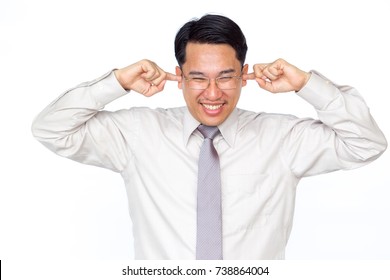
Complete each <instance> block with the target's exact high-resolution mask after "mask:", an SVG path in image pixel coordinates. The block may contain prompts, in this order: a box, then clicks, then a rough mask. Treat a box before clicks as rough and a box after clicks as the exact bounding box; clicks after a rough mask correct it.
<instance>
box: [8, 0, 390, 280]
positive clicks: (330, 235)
mask: <svg viewBox="0 0 390 280" xmlns="http://www.w3.org/2000/svg"><path fill="white" fill-rule="evenodd" d="M0 1H1V2H0V93H1V100H2V102H1V109H0V114H1V116H0V121H1V126H0V131H1V137H0V141H1V143H0V149H1V150H0V152H1V153H0V160H1V176H0V184H1V185H0V188H1V189H0V259H3V260H6V259H51V260H53V259H54V260H61V259H80V260H86V259H88V260H99V261H100V260H119V259H131V258H132V256H133V249H132V236H131V223H130V219H129V217H128V212H127V204H126V203H127V200H126V197H125V196H126V195H125V190H124V186H123V183H122V179H121V177H120V176H119V175H118V174H115V173H112V172H110V171H107V170H104V169H100V168H96V167H90V166H85V165H81V164H78V163H75V162H73V161H70V160H67V159H64V158H60V157H58V156H56V155H54V154H52V153H51V152H50V151H48V150H46V149H45V148H44V147H43V146H42V145H41V144H39V143H38V142H37V141H36V140H35V139H33V137H32V135H31V132H30V126H31V122H32V120H33V118H34V116H35V115H36V114H38V112H39V111H40V110H42V109H43V108H44V107H45V106H46V105H47V104H48V103H49V102H51V101H52V100H53V99H55V98H56V97H57V96H58V95H60V94H61V93H62V92H63V91H65V90H66V89H68V88H70V87H73V86H75V85H77V84H78V83H81V82H84V81H87V80H92V79H94V78H97V77H98V76H100V75H102V74H104V73H105V72H107V71H109V70H110V69H112V68H118V67H123V66H126V65H128V64H131V63H134V62H136V61H138V60H140V59H142V58H148V59H151V60H153V61H155V62H156V63H157V64H159V65H160V66H161V67H162V68H163V69H165V70H166V71H170V72H173V71H174V68H175V66H176V61H175V58H174V50H173V41H174V37H175V34H176V32H177V30H178V28H180V26H181V25H183V24H184V23H185V22H187V21H188V20H190V19H191V18H193V17H200V16H202V15H203V14H205V13H218V14H223V15H226V16H229V17H231V18H232V19H233V20H235V21H236V22H237V23H238V24H239V25H240V27H241V28H242V30H243V32H244V33H245V34H246V37H247V41H248V45H249V51H248V55H247V63H248V64H249V65H250V67H251V66H252V65H253V64H254V63H260V62H271V61H273V60H275V59H277V58H279V57H282V58H285V59H286V60H287V61H289V62H291V63H293V64H295V65H297V66H298V67H300V68H301V69H304V70H310V69H316V70H318V71H320V72H321V73H323V74H324V75H325V76H327V77H328V78H330V79H331V80H333V81H334V82H336V83H339V84H350V85H353V86H354V87H356V88H357V89H358V90H359V91H360V92H361V93H362V95H363V96H364V98H365V100H366V102H367V103H368V105H369V107H370V109H371V113H372V114H373V116H374V117H375V119H376V120H377V122H378V124H379V126H380V127H381V129H382V130H383V131H384V133H385V135H386V136H387V139H390V125H389V121H388V119H389V98H388V96H389V85H388V84H389V71H388V66H389V64H390V55H389V50H390V45H389V38H388V37H389V26H390V17H389V14H388V12H389V8H388V4H387V2H386V1H385V0H383V1H380V0H371V1H342V0H339V1H334V2H332V1H325V0H324V1H309V0H307V1H304V0H295V1H288V0H286V1H276V0H273V1H227V0H221V1H212V0H198V1H183V0H175V1H169V0H166V1H157V0H156V1H125V0H110V1H108V0H106V1H100V0H91V1H83V0H66V1H65V0H64V1H49V0H35V1H27V0H26V1H23V0H12V1H11V0H0ZM184 104H185V103H184V100H183V98H182V96H181V92H180V91H179V90H178V89H177V86H176V84H174V83H170V84H168V85H167V86H166V90H165V91H164V92H163V93H160V94H159V95H156V96H154V97H152V98H149V99H148V98H144V97H142V96H140V95H136V94H129V95H127V96H125V97H123V98H121V99H118V100H116V101H115V102H114V103H112V104H110V105H109V106H108V107H107V108H106V109H109V110H115V109H119V108H127V107H130V106H150V107H157V106H158V107H171V106H181V105H184ZM239 107H241V108H244V109H250V110H255V111H266V112H277V113H291V114H295V115H297V116H302V117H305V116H311V117H315V112H314V110H313V109H312V108H311V107H310V105H308V104H306V103H305V102H304V101H303V100H301V99H300V98H299V97H297V96H295V95H294V94H292V93H290V94H279V95H272V94H270V93H266V92H264V91H262V90H260V89H259V88H258V86H257V85H256V84H255V83H254V82H252V83H250V84H249V85H248V86H247V87H246V88H244V89H243V93H242V97H241V100H240V102H239ZM389 166H390V153H389V152H388V151H387V152H385V154H384V155H383V156H382V157H381V158H379V159H378V160H377V161H375V162H373V163H371V164H370V165H368V166H366V167H363V168H360V169H357V170H353V171H348V172H344V171H339V172H335V173H331V174H326V175H321V176H317V177H312V178H306V179H303V180H302V181H301V184H300V185H299V187H298V192H297V201H296V211H295V220H294V226H293V230H292V234H291V238H290V241H289V244H288V246H287V252H286V258H287V259H289V260H295V259H298V260H302V259H304V260H346V259H349V260H379V259H390V241H389V236H390V218H389V216H390V215H389V214H390V203H389V202H388V201H389V198H390V189H389V187H390V175H389ZM53 279H54V278H53Z"/></svg>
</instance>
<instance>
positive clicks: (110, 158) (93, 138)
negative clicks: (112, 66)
mask: <svg viewBox="0 0 390 280" xmlns="http://www.w3.org/2000/svg"><path fill="white" fill-rule="evenodd" d="M126 93H127V91H126V90H124V89H123V88H122V87H121V85H120V84H119V82H118V81H117V79H116V77H115V74H114V73H113V71H111V72H109V73H107V74H105V75H104V76H102V77H100V78H98V79H96V80H93V81H90V82H86V83H82V84H80V85H79V86H77V87H75V88H72V89H70V90H68V91H67V92H65V93H64V94H62V95H61V96H60V97H58V98H57V99H56V100H54V101H53V102H52V103H51V104H49V105H48V106H47V107H46V108H45V109H44V110H43V111H42V112H41V113H40V114H39V115H38V116H37V117H36V118H35V119H34V121H33V124H32V133H33V135H34V137H35V138H36V139H37V140H38V141H40V142H41V143H42V144H43V145H44V146H46V147H47V148H48V149H50V150H51V151H53V152H54V153H56V154H58V155H60V156H63V157H67V158H70V159H72V160H75V161H78V162H81V163H85V164H91V165H96V166H100V167H104V168H108V169H111V170H114V171H117V172H119V171H121V170H122V169H123V168H124V166H125V165H126V163H127V161H128V159H129V157H130V156H131V155H130V148H129V145H131V143H129V142H131V139H132V138H133V136H132V135H133V134H134V133H135V132H134V131H136V126H137V122H136V121H132V119H131V117H132V115H131V113H130V112H129V110H121V111H117V112H108V111H103V108H104V106H105V105H107V104H108V103H110V102H112V101H113V100H115V99H117V98H119V97H121V96H123V95H125V94H126ZM125 123H127V127H128V129H124V127H126V126H125V125H124V124H125ZM126 134H127V135H126Z"/></svg>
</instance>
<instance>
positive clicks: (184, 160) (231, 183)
mask: <svg viewBox="0 0 390 280" xmlns="http://www.w3.org/2000/svg"><path fill="white" fill-rule="evenodd" d="M246 51H247V45H246V40H245V37H244V35H243V33H242V32H241V30H240V28H239V27H238V26H237V24H236V23H234V22H233V21H231V20H230V19H228V18H226V17H223V16H219V15H205V16H204V17H202V18H200V19H199V20H192V21H190V22H188V23H186V24H185V25H184V26H183V27H182V28H181V29H180V30H179V31H178V33H177V36H176V39H175V55H176V59H177V61H178V64H179V66H178V67H176V72H175V74H171V73H168V72H165V71H164V70H162V69H161V68H160V67H159V66H158V65H156V64H155V63H154V62H152V61H149V60H142V61H139V62H137V63H135V64H132V65H130V66H128V67H125V68H122V69H118V70H115V71H111V72H109V73H107V74H106V75H104V76H103V77H101V78H99V79H96V80H94V81H92V82H87V83H84V84H81V85H79V86H77V87H75V88H73V89H71V90H69V91H67V92H65V94H63V95H62V96H60V97H59V98H58V99H56V100H55V101H54V102H53V103H51V104H50V105H49V106H48V107H47V108H45V109H44V110H43V112H41V113H40V114H39V115H38V117H37V118H36V119H35V121H34V123H33V127H32V131H33V134H34V136H35V137H36V138H37V139H38V140H39V141H41V142H42V143H43V144H44V145H45V146H46V147H48V148H49V149H50V150H52V151H54V152H55V153H57V154H59V155H61V156H64V157H68V158H70V159H73V160H76V161H79V162H82V163H86V164H92V165H97V166H100V167H105V168H109V169H111V170H113V171H115V172H119V173H120V174H121V175H122V177H123V179H124V182H125V186H126V190H127V194H128V201H129V209H130V216H131V218H132V221H133V231H134V232H133V233H134V241H135V257H136V258H137V259H195V258H196V259H221V258H223V259H283V258H284V252H285V246H286V244H287V241H288V238H289V235H290V232H291V227H292V220H293V212H294V211H293V210H294V201H295V191H296V186H297V184H298V182H299V180H300V179H301V178H302V177H304V176H311V175H315V174H320V173H325V172H330V171H334V170H339V169H351V168H357V167H360V166H363V165H365V164H367V163H369V162H372V161H373V160H375V159H376V158H378V157H379V156H380V155H381V154H382V153H383V152H384V151H385V149H386V147H387V143H386V139H385V137H384V135H383V134H382V132H381V131H380V129H379V128H378V127H377V125H376V123H375V121H374V120H373V118H372V117H371V115H370V113H369V109H368V108H367V106H366V104H365V102H364V101H363V99H362V97H361V96H360V95H359V93H358V92H357V91H356V90H355V89H354V88H352V87H349V86H342V87H340V86H337V85H335V84H333V83H332V82H330V81H329V80H327V79H325V78H324V77H323V76H321V75H320V74H318V73H316V72H313V71H312V72H310V73H308V72H305V71H302V70H300V69H298V68H297V67H295V66H293V65H291V64H289V63H288V62H286V61H284V60H282V59H278V60H276V61H275V62H273V63H270V64H255V65H254V66H253V69H254V71H253V72H251V73H250V72H249V70H248V68H249V66H248V64H245V56H246ZM248 80H255V81H256V82H257V83H258V85H259V86H260V87H261V88H263V89H265V90H267V91H270V92H273V93H279V92H289V91H294V92H296V94H297V95H298V96H300V97H301V98H303V99H305V100H306V101H307V102H308V103H309V104H311V105H312V106H314V108H315V109H316V110H317V112H318V117H319V120H313V119H299V118H296V117H294V116H290V115H280V114H265V113H254V112H249V111H245V110H241V109H238V108H236V105H237V102H238V100H239V97H240V92H241V89H242V87H244V86H245V85H246V84H247V82H248ZM167 81H174V82H177V83H178V87H179V89H181V90H182V91H183V96H184V99H185V102H186V104H187V106H186V107H182V108H171V109H149V108H130V109H124V110H120V111H117V112H108V111H103V110H102V109H103V108H104V106H105V105H106V104H108V103H110V102H111V101H113V100H114V99H116V98H119V97H121V96H123V95H126V94H128V92H130V91H131V92H133V91H135V92H138V93H141V94H143V95H145V96H152V95H154V94H156V93H158V92H161V91H163V89H164V86H165V84H166V82H167ZM200 125H201V126H200ZM205 129H212V130H214V134H215V135H213V136H206V134H205V133H204V130H205ZM204 135H205V136H204ZM206 142H207V143H208V144H204V143H206ZM210 143H211V145H210ZM206 146H207V148H203V147H206ZM207 149H208V150H209V151H210V154H208V153H207V152H205V151H206V150H207ZM201 151H202V152H201ZM204 157H208V159H206V160H204ZM211 157H212V159H211ZM204 162H206V165H207V163H210V162H213V163H212V164H209V166H208V167H207V168H205V167H204V166H205V164H204ZM208 168H210V169H208ZM212 168H213V169H212ZM205 169H206V171H205V173H207V174H206V175H205V174H201V173H202V172H204V170H205ZM211 170H212V171H211ZM203 176H204V177H203ZM210 177H211V178H210ZM198 178H199V179H198ZM201 178H205V179H201ZM205 185H206V187H205ZM210 186H212V187H210Z"/></svg>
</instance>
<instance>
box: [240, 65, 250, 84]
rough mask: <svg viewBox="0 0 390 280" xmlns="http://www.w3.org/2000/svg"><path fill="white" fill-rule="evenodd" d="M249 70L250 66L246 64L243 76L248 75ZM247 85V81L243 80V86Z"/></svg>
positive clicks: (243, 68)
mask: <svg viewBox="0 0 390 280" xmlns="http://www.w3.org/2000/svg"><path fill="white" fill-rule="evenodd" d="M248 68H249V66H248V64H245V65H244V66H243V67H242V74H248ZM246 84H247V80H244V79H242V84H241V86H243V87H244V86H246Z"/></svg>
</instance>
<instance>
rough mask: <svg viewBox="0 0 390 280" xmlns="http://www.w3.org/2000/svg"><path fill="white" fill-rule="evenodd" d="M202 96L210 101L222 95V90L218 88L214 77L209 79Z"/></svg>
mask: <svg viewBox="0 0 390 280" xmlns="http://www.w3.org/2000/svg"><path fill="white" fill-rule="evenodd" d="M203 96H204V97H205V98H207V100H210V101H215V100H218V99H220V98H221V97H222V91H221V90H220V89H219V88H218V86H217V82H216V80H215V79H210V84H209V86H208V88H206V89H205V91H204V92H203Z"/></svg>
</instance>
